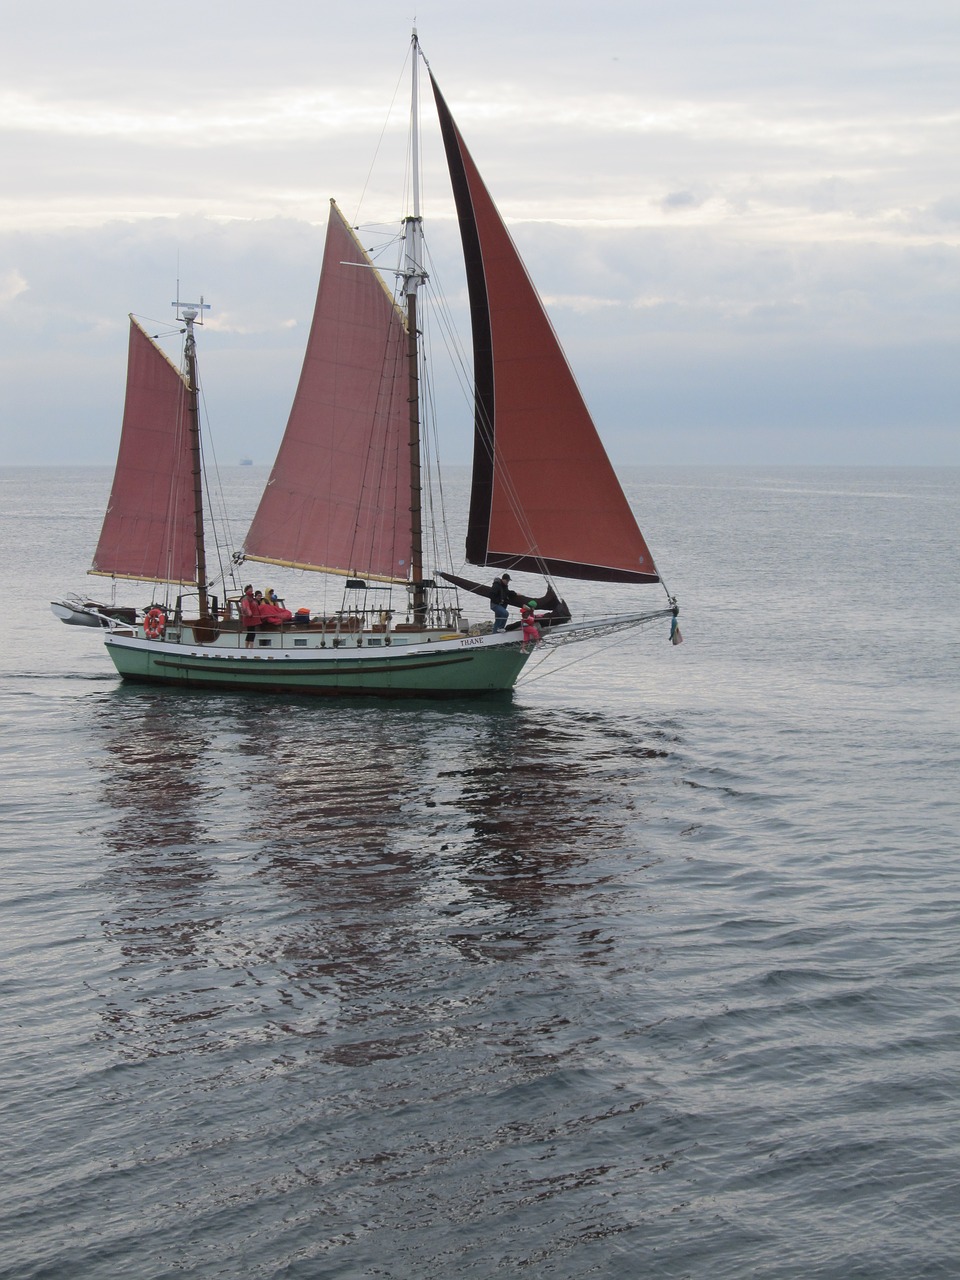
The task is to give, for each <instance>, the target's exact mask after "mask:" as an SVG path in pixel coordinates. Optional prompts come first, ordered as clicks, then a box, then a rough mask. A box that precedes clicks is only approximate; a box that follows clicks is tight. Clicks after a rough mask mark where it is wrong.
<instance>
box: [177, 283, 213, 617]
mask: <svg viewBox="0 0 960 1280" xmlns="http://www.w3.org/2000/svg"><path fill="white" fill-rule="evenodd" d="M203 306H204V303H203V299H202V298H201V300H200V303H199V306H185V307H183V319H184V323H185V324H186V326H187V340H186V343H185V344H184V351H185V355H186V364H187V383H188V386H187V412H188V414H189V418H190V454H191V458H192V460H193V519H194V540H195V543H196V551H197V589H198V592H199V602H198V606H197V607H198V614H199V617H200V618H201V620H203V619H206V618H207V616H208V615H209V612H210V609H209V605H208V603H207V553H206V547H205V545H204V540H203V461H202V457H201V453H200V405H199V389H198V379H197V344H196V340H195V339H194V336H193V322H194V320H196V318H197V315H198V314H201V313H202V308H203ZM201 318H202V315H201Z"/></svg>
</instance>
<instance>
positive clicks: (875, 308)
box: [0, 0, 960, 465]
mask: <svg viewBox="0 0 960 1280" xmlns="http://www.w3.org/2000/svg"><path fill="white" fill-rule="evenodd" d="M0 15H2V17H3V24H4V41H3V43H2V46H0V158H2V169H0V171H2V174H3V183H2V188H0V340H2V345H0V367H2V378H3V392H4V394H3V409H2V426H0V460H2V461H4V462H8V463H39V462H44V463H45V462H56V461H62V462H64V463H84V462H91V463H107V462H112V460H113V457H114V455H115V450H116V439H117V432H118V428H119V421H120V413H121V402H122V394H123V379H124V366H125V359H126V324H127V322H126V316H127V313H128V312H130V311H133V312H135V313H136V314H137V315H139V316H142V317H146V318H147V322H148V323H149V324H153V325H155V326H156V327H160V326H169V324H170V319H171V315H172V311H171V308H170V306H169V303H170V301H171V299H172V298H173V297H174V293H175V290H176V281H177V275H178V272H179V277H180V281H181V290H182V293H183V294H184V295H191V296H193V295H198V294H200V293H202V294H204V296H205V297H206V298H207V300H208V301H210V302H211V303H212V311H211V313H210V315H211V318H210V322H209V324H208V325H207V326H206V327H205V329H204V332H203V344H202V351H201V356H202V360H203V380H204V391H205V398H206V403H207V410H208V415H209V418H210V421H211V424H212V426H213V429H214V432H215V439H216V445H217V450H218V453H219V456H220V458H221V461H224V462H235V461H236V460H237V459H239V458H240V457H241V456H243V455H250V456H252V457H253V458H255V459H256V460H257V461H259V462H269V461H271V460H272V455H273V451H274V450H275V448H276V445H277V443H278V441H279V437H280V434H281V432H282V429H283V425H284V422H285V420H286V414H287V411H288V409H289V404H290V400H291V397H292V394H293V390H294V386H295V381H296V378H297V374H298V371H299V363H300V357H301V354H302V349H303V344H304V341H305V336H306V329H307V326H308V324H309V319H310V311H311V307H312V303H313V297H314V294H315V290H316V277H317V271H318V267H319V258H320V250H321V246H322V240H323V232H324V226H325V222H326V214H327V206H328V200H329V198H330V197H331V196H334V197H336V198H337V200H338V202H339V203H340V205H341V207H342V208H343V209H344V211H345V212H346V213H347V215H348V216H349V217H351V218H356V219H357V220H359V221H360V222H361V223H363V224H372V223H387V222H395V221H396V220H397V219H398V218H399V217H400V216H401V215H402V213H404V212H405V211H406V210H405V209H402V208H400V207H399V206H398V202H399V199H400V196H401V194H402V176H403V148H404V138H405V130H406V117H407V95H408V89H407V82H406V78H405V73H404V62H405V58H406V54H407V46H408V42H409V34H410V28H411V26H412V25H413V20H414V7H413V6H412V5H411V6H409V7H404V6H403V5H400V4H397V3H395V0H390V2H388V0H370V2H369V3H367V4H365V5H363V6H359V7H357V6H354V7H350V8H348V7H347V6H344V5H342V4H332V3H325V2H324V0H274V3H273V4H272V5H270V6H264V5H263V3H262V0H257V2H256V3H253V2H248V0H205V3H203V4H186V3H182V2H181V0H168V3H165V4H163V5H150V6H148V5H144V4H138V3H131V2H130V0H122V2H121V0H102V2H101V3H98V4H97V5H92V6H80V5H77V4H76V3H74V2H73V0H62V2H59V3H58V2H54V0H35V3H33V4H31V5H30V6H29V7H28V6H26V5H24V4H21V3H9V2H8V3H0ZM416 20H417V25H418V28H419V32H420V38H421V42H422V45H423V48H424V51H425V53H426V55H427V57H428V59H429V60H430V63H431V65H432V67H433V70H434V72H435V74H436V76H437V78H438V80H439V82H440V85H441V87H442V89H443V91H444V94H445V96H446V98H447V101H448V102H449V103H450V106H451V109H452V110H453V112H454V114H455V116H456V118H457V120H458V123H459V124H460V126H461V128H462V130H463V132H464V135H465V137H466V140H467V144H468V146H470V148H471V150H472V152H473V154H474V156H475V158H476V160H477V162H478V164H479V166H480V168H481V171H482V172H483V173H484V176H485V178H486V180H487V183H488V185H489V187H490V189H491V191H492V193H493V195H494V198H495V199H496V200H497V202H498V204H499V206H500V209H501V212H502V213H503V214H504V216H505V218H506V219H507V221H508V223H509V224H510V226H511V229H512V231H513V234H514V237H515V239H516V240H517V242H518V244H519V245H520V248H521V251H522V252H523V254H524V256H525V257H526V259H527V262H528V266H529V268H530V271H531V275H532V276H533V278H534V280H535V282H536V283H537V285H538V287H539V289H540V291H541V294H542V295H543V297H544V299H545V301H546V302H547V304H548V307H549V309H550V312H551V316H552V318H553V320H554V324H555V326H556V328H557V330H558V332H559V333H560V335H561V338H562V339H563V342H564V345H565V347H566V349H567V353H568V356H569V357H570V360H571V363H572V365H573V366H574V369H575V371H576V373H577V376H578V378H579V380H580V382H581V385H582V387H583V390H584V392H585V395H586V397H587V400H588V403H589V404H590V405H591V407H592V409H593V410H594V416H595V418H596V419H597V422H598V426H599V427H600V430H601V434H602V435H603V436H604V438H605V439H606V440H607V442H608V444H609V447H610V451H611V453H612V454H613V456H614V457H615V459H617V460H619V461H621V462H624V463H631V462H643V461H645V460H650V461H654V462H690V461H694V462H695V461H702V462H711V463H713V462H731V463H742V462H757V463H764V464H769V463H777V462H811V463H818V462H823V463H843V462H851V463H884V464H886V463H889V464H901V463H913V462H917V463H931V464H935V463H941V464H943V463H947V464H954V465H956V464H958V463H960V432H958V429H957V406H958V404H960V395H958V392H960V360H958V356H957V340H958V337H960V302H958V299H960V270H958V263H960V170H958V161H957V157H958V153H960V145H958V144H960V100H958V88H957V86H958V84H960V57H958V52H960V50H958V43H960V42H958V33H960V7H958V5H957V3H956V0H887V2H885V0H870V2H869V3H868V2H866V0H863V2H861V3H851V2H850V0H829V3H828V2H826V0H805V2H804V3H803V4H798V3H796V2H795V0H791V2H790V3H780V2H779V0H755V2H751V0H729V2H728V3H725V4H720V3H717V2H716V0H710V2H709V3H708V2H707V0H669V2H666V0H665V2H663V3H661V2H660V0H657V2H656V3H654V2H651V0H628V2H624V3H611V2H610V0H594V2H593V3H590V4H582V3H578V4H572V3H562V2H561V3H557V2H551V3H549V4H548V3H541V2H540V0H529V2H527V3H524V2H523V0H514V3H511V4H507V3H503V2H502V0H491V2H488V3H486V4H483V5H479V4H476V3H474V2H473V0H470V2H464V3H461V0H421V2H420V3H419V4H417V5H416ZM395 95H396V101H395V103H394V109H393V111H392V114H389V111H390V106H391V101H392V100H393V99H394V96H395ZM429 105H430V104H429V102H427V103H426V106H427V111H426V112H425V121H426V128H427V136H426V137H425V163H426V168H427V196H426V207H425V209H424V213H425V215H426V218H427V224H428V228H429V229H430V231H431V243H432V247H433V254H434V259H435V265H436V273H437V275H438V276H440V277H441V278H442V280H443V282H444V283H445V284H446V286H447V288H448V289H449V290H451V291H453V292H455V293H456V292H458V291H460V290H461V284H460V281H459V277H458V276H457V274H456V258H455V252H454V250H455V248H456V234H455V231H454V229H453V225H452V221H451V212H452V201H451V197H450V193H449V188H448V185H446V182H445V179H444V178H443V175H442V172H441V167H440V154H439V143H438V139H437V138H436V130H435V127H434V122H433V118H432V115H431V114H430V111H429ZM388 115H389V123H387V122H388ZM385 124H386V126H387V127H386V132H385V134H384V136H383V139H382V141H380V138H381V133H382V132H383V130H384V126H385ZM378 142H379V151H378ZM394 152H396V153H397V154H396V156H395V157H394V156H393V153H394ZM391 157H392V158H391ZM434 179H436V181H434ZM388 265H389V264H388ZM154 331H155V330H154ZM443 403H444V406H445V409H446V422H445V424H444V425H443V428H442V432H443V439H444V454H445V457H446V459H447V460H448V461H451V462H459V461H464V460H465V459H466V456H467V448H468V440H469V415H468V413H467V410H466V409H465V407H464V406H463V405H462V403H460V402H459V401H458V400H457V399H456V398H452V397H451V398H450V400H449V407H448V408H447V401H446V399H444V401H443Z"/></svg>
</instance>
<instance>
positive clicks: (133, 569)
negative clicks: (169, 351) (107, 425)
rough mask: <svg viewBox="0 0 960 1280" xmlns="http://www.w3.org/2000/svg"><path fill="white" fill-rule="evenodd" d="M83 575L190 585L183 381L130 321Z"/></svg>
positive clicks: (191, 537) (192, 548) (192, 554)
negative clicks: (118, 407) (100, 509)
mask: <svg viewBox="0 0 960 1280" xmlns="http://www.w3.org/2000/svg"><path fill="white" fill-rule="evenodd" d="M90 572H91V573H93V574H99V575H101V576H103V577H114V578H133V579H136V580H137V581H140V582H172V583H194V584H195V583H196V581H197V552H196V537H195V511H194V497H193V463H192V454H191V440H190V428H189V415H188V386H187V381H186V379H185V378H184V377H183V375H182V374H181V373H180V371H179V370H178V369H177V368H176V367H175V366H174V365H173V364H171V363H170V361H169V360H168V359H167V357H166V356H165V355H164V353H163V352H162V351H161V350H160V348H159V347H158V346H157V345H156V344H155V343H154V342H153V341H152V340H151V338H150V337H149V336H148V335H147V334H146V333H145V332H144V330H143V329H142V328H141V327H140V325H139V324H137V322H136V320H134V318H133V316H131V317H130V345H129V350H128V357H127V392H126V399H125V402H124V409H123V425H122V427H121V432H120V449H119V452H118V454H117V466H116V471H115V472H114V477H113V488H112V489H111V491H110V501H109V503H108V504H107V514H106V516H105V517H104V521H103V528H102V529H101V532H100V541H99V542H98V543H97V549H96V552H95V553H94V557H93V566H92V568H91V569H90Z"/></svg>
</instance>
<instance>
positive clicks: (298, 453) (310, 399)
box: [243, 201, 411, 581]
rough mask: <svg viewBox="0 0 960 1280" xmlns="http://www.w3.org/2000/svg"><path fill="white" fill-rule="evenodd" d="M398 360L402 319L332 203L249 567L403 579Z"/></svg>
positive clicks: (404, 383)
mask: <svg viewBox="0 0 960 1280" xmlns="http://www.w3.org/2000/svg"><path fill="white" fill-rule="evenodd" d="M405 351H406V325H405V322H404V318H403V314H402V313H401V312H400V311H399V310H398V308H397V306H396V305H395V303H394V301H393V298H392V296H391V294H390V292H389V291H388V289H387V287H386V285H385V284H384V282H383V279H382V278H381V277H380V275H379V274H378V273H377V271H376V270H375V268H374V266H373V264H372V262H371V261H370V258H369V257H368V256H367V254H366V252H365V251H364V249H363V248H362V246H361V245H360V242H359V241H358V240H357V238H356V236H355V235H354V233H353V231H352V230H351V228H350V227H349V225H348V224H347V222H346V221H345V219H344V217H343V214H342V213H341V212H340V210H339V209H338V208H337V206H336V205H335V204H334V203H333V201H331V202H330V220H329V223H328V224H327V239H326V245H325V248H324V255H323V266H322V269H321V274H320V286H319V289H318V292H317V303H316V308H315V310H314V316H313V324H312V326H311V329H310V336H309V339H308V341H307V350H306V355H305V357H304V362H303V370H302V372H301V375H300V383H299V386H298V388H297V393H296V396H295V398H294V402H293V408H292V409H291V411H290V418H289V421H288V423H287V429H286V432H285V433H284V437H283V441H282V442H281V445H280V450H279V452H278V454H277V459H276V462H275V463H274V467H273V471H272V473H271V475H270V480H269V482H268V484H267V487H266V490H265V491H264V494H263V497H262V498H261V500H260V505H259V507H258V508H257V512H256V515H255V516H254V519H253V523H252V525H251V526H250V531H249V533H248V534H247V538H246V541H245V543H244V548H243V550H244V554H245V555H246V556H247V558H248V559H251V560H264V561H267V562H269V563H271V564H282V565H290V566H293V567H297V568H305V569H320V570H325V571H326V572H330V573H340V574H346V575H351V574H359V575H362V576H365V577H371V578H381V579H387V580H391V581H394V580H404V579H406V578H407V576H408V573H409V567H410V549H411V519H410V490H409V462H408V447H409V442H408V434H409V417H410V410H409V405H408V401H407V396H408V380H407V371H406V366H405Z"/></svg>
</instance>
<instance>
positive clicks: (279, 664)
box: [105, 633, 529, 698]
mask: <svg viewBox="0 0 960 1280" xmlns="http://www.w3.org/2000/svg"><path fill="white" fill-rule="evenodd" d="M105 643H106V647H107V651H108V653H109V654H110V657H111V658H112V659H113V663H114V665H115V666H116V668H117V671H118V672H119V673H120V675H121V676H122V677H123V678H124V679H125V680H129V681H135V682H141V683H149V684H164V685H176V686H179V687H181V688H182V687H189V688H197V689H227V690H239V691H244V692H260V693H297V694H308V695H322V696H330V697H351V696H352V697H386V698H464V697H480V696H484V695H487V694H495V693H504V692H507V691H509V690H510V689H512V688H513V686H514V684H515V683H516V680H517V677H518V676H519V674H520V672H521V671H522V670H523V666H524V664H525V663H526V661H527V658H528V657H529V654H527V653H523V652H522V650H521V648H520V645H519V643H518V641H517V639H516V638H515V637H510V638H509V639H508V638H506V637H501V636H485V637H470V638H463V639H460V638H458V639H455V640H442V641H434V642H428V643H425V644H405V645H402V646H399V645H398V646H397V647H396V648H378V649H364V648H361V647H354V648H350V649H346V648H343V649H331V650H321V649H317V648H313V649H310V650H307V651H304V650H293V649H279V650H277V651H276V652H271V653H269V654H267V653H261V652H258V651H256V650H244V649H237V648H224V647H218V646H216V645H209V646H202V645H196V646H191V645H189V644H183V643H179V642H165V641H150V640H143V639H140V638H139V637H138V636H130V635H123V634H116V633H110V634H109V635H107V636H106V637H105Z"/></svg>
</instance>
